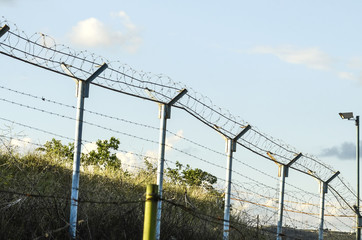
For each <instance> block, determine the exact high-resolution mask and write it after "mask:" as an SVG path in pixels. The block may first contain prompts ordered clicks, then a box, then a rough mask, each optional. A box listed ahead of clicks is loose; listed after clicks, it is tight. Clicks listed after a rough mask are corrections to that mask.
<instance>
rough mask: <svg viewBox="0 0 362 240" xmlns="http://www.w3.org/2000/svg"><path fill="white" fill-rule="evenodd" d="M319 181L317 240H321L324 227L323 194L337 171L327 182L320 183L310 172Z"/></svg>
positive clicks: (336, 174) (337, 173)
mask: <svg viewBox="0 0 362 240" xmlns="http://www.w3.org/2000/svg"><path fill="white" fill-rule="evenodd" d="M310 174H311V175H312V176H314V177H315V178H316V179H317V180H318V181H319V193H320V205H319V234H318V240H323V225H324V204H325V194H326V193H327V192H328V184H329V183H330V182H331V181H332V180H333V179H334V178H335V177H337V176H338V175H339V171H337V172H336V173H335V174H333V176H332V177H330V178H329V179H328V180H327V181H325V182H324V181H322V180H320V179H319V178H317V177H316V176H315V175H314V174H313V172H310Z"/></svg>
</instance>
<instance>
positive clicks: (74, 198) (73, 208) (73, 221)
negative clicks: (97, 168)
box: [69, 81, 84, 239]
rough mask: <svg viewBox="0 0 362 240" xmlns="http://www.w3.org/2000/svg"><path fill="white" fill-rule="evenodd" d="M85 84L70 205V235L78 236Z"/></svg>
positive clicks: (80, 89)
mask: <svg viewBox="0 0 362 240" xmlns="http://www.w3.org/2000/svg"><path fill="white" fill-rule="evenodd" d="M83 87H84V84H83V82H82V81H80V82H79V85H78V101H77V118H76V126H75V138H74V161H73V177H72V193H71V205H70V219H69V224H70V236H71V237H72V238H73V239H75V238H76V228H77V213H78V193H79V169H80V154H81V145H82V129H83V112H84V95H83V92H84V91H83Z"/></svg>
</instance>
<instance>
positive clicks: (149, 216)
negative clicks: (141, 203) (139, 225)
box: [143, 184, 158, 240]
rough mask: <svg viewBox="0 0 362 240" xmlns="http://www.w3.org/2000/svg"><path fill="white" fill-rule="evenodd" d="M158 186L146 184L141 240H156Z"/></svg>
mask: <svg viewBox="0 0 362 240" xmlns="http://www.w3.org/2000/svg"><path fill="white" fill-rule="evenodd" d="M157 193H158V186H157V185H156V184H148V185H147V190H146V204H145V219H144V226H143V240H155V239H156V220H157V201H158V195H157Z"/></svg>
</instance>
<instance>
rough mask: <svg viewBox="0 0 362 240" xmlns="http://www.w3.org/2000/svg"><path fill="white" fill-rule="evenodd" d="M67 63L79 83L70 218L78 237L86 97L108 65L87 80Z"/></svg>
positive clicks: (65, 66) (63, 65)
mask: <svg viewBox="0 0 362 240" xmlns="http://www.w3.org/2000/svg"><path fill="white" fill-rule="evenodd" d="M68 67H69V66H67V65H66V64H64V63H62V68H63V70H64V71H65V72H66V73H67V74H68V75H70V76H71V77H72V78H73V79H74V80H75V81H76V84H77V88H76V93H77V117H76V126H75V139H74V159H73V177H72V190H71V205H70V219H69V233H70V236H71V238H73V239H75V238H76V235H77V234H76V229H77V214H78V193H79V169H80V156H81V148H82V130H83V112H84V98H87V97H88V96H89V84H90V83H91V82H92V81H93V80H94V79H95V78H96V77H97V76H98V75H99V74H101V73H102V72H103V71H104V70H105V69H106V68H107V67H108V66H107V64H103V65H102V66H101V67H100V68H99V69H98V70H97V71H96V72H94V73H93V74H92V75H91V76H90V77H89V78H88V79H87V80H86V81H83V80H80V79H77V78H76V77H75V76H74V75H73V74H72V72H71V71H70V70H69V68H68Z"/></svg>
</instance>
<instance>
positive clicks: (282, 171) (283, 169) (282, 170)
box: [267, 152, 303, 240]
mask: <svg viewBox="0 0 362 240" xmlns="http://www.w3.org/2000/svg"><path fill="white" fill-rule="evenodd" d="M267 154H268V156H269V157H270V158H271V159H272V160H273V161H274V162H275V163H276V164H277V165H278V167H279V169H278V177H280V192H279V208H278V224H277V240H282V226H283V210H284V192H285V178H286V177H288V173H289V167H290V166H291V165H292V164H293V163H294V162H295V161H297V160H298V159H299V158H300V157H302V156H303V154H301V153H299V154H298V155H297V156H296V157H295V158H293V159H292V160H291V161H290V162H289V163H288V164H281V163H279V162H278V161H277V160H276V159H275V158H274V156H273V155H272V153H270V152H267Z"/></svg>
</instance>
